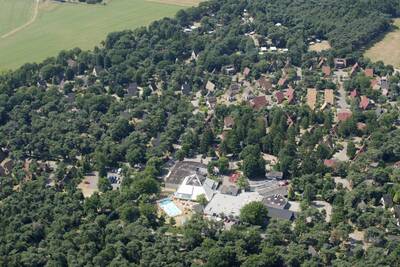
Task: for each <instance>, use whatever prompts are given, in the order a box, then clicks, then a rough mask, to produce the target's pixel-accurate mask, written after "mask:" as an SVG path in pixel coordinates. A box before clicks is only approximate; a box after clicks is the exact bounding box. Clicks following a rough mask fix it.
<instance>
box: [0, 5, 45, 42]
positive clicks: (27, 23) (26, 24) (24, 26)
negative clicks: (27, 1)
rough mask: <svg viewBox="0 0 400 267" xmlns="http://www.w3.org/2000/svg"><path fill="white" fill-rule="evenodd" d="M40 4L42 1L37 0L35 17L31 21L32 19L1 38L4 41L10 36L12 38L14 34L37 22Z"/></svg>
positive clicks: (34, 11)
mask: <svg viewBox="0 0 400 267" xmlns="http://www.w3.org/2000/svg"><path fill="white" fill-rule="evenodd" d="M39 2H40V0H36V4H35V6H34V10H33V16H32V17H31V19H30V20H29V21H28V22H26V23H25V24H24V25H21V26H19V27H17V28H15V29H13V30H11V31H9V32H8V33H6V34H3V35H2V36H1V38H2V39H4V38H7V37H9V36H11V35H13V34H15V33H17V32H19V31H20V30H22V29H24V28H26V27H28V26H29V25H31V24H32V23H34V22H35V20H36V18H37V16H38V13H39Z"/></svg>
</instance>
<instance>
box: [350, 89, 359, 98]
mask: <svg viewBox="0 0 400 267" xmlns="http://www.w3.org/2000/svg"><path fill="white" fill-rule="evenodd" d="M357 96H358V92H357V90H356V89H354V90H353V91H351V92H350V97H351V98H356V97H357Z"/></svg>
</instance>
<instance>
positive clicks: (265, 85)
mask: <svg viewBox="0 0 400 267" xmlns="http://www.w3.org/2000/svg"><path fill="white" fill-rule="evenodd" d="M257 83H258V85H259V86H260V87H261V88H262V89H264V90H265V91H266V92H268V91H270V90H272V82H271V80H270V79H266V78H265V77H264V76H262V77H261V78H260V79H258V80H257Z"/></svg>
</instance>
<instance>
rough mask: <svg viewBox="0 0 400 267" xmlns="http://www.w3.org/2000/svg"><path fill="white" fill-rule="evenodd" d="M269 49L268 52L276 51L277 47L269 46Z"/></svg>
mask: <svg viewBox="0 0 400 267" xmlns="http://www.w3.org/2000/svg"><path fill="white" fill-rule="evenodd" d="M269 51H270V52H276V51H278V48H276V46H271V47H270V48H269Z"/></svg>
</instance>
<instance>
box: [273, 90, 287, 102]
mask: <svg viewBox="0 0 400 267" xmlns="http://www.w3.org/2000/svg"><path fill="white" fill-rule="evenodd" d="M275 98H276V102H277V103H278V104H281V103H282V102H283V100H285V95H284V94H283V93H282V92H281V91H277V92H275Z"/></svg>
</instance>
